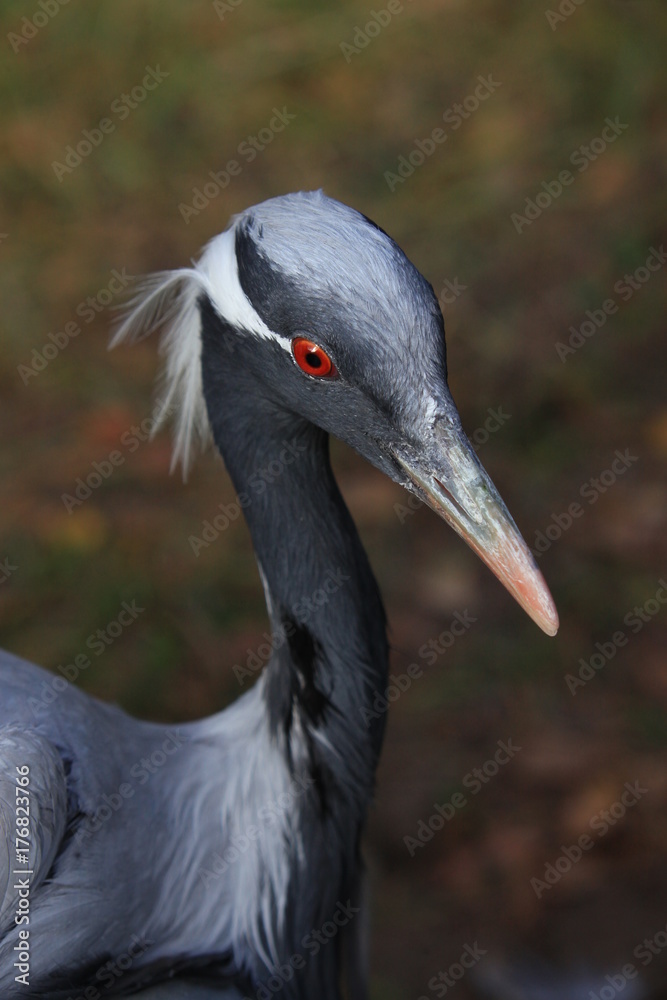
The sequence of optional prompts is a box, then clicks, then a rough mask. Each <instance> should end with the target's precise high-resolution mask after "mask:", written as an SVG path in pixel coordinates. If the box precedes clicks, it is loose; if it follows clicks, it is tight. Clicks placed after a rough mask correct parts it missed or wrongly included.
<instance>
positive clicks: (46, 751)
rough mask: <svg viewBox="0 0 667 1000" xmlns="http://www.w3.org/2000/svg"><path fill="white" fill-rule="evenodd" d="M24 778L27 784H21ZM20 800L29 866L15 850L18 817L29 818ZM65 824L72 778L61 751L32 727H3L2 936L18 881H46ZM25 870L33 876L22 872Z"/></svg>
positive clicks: (0, 733) (34, 885)
mask: <svg viewBox="0 0 667 1000" xmlns="http://www.w3.org/2000/svg"><path fill="white" fill-rule="evenodd" d="M25 768H27V769H28V771H27V775H26V773H25ZM24 776H27V778H28V784H27V785H22V784H21V783H20V782H19V778H21V777H24ZM26 793H27V794H26ZM17 798H18V801H17ZM25 798H27V805H26V803H25V802H24V799H25ZM19 804H20V807H21V809H22V810H23V809H27V810H28V812H29V816H28V826H27V832H28V836H27V838H26V839H27V840H28V842H29V847H28V864H27V865H26V864H23V863H21V862H20V860H19V859H18V858H17V854H16V851H17V845H16V836H17V817H20V818H21V819H22V818H24V817H25V813H24V812H19V811H18V806H19ZM66 826H67V781H66V777H65V769H64V765H63V761H62V758H61V756H60V754H59V753H58V751H57V749H56V748H55V747H54V745H53V744H52V743H51V742H49V740H47V739H46V738H45V737H44V736H42V735H41V734H40V733H38V732H36V731H35V730H33V729H26V728H24V727H21V726H19V725H16V724H11V725H6V726H0V935H1V934H2V931H3V930H5V929H6V928H7V927H8V926H9V925H10V924H11V923H12V922H13V920H14V915H15V911H16V908H17V905H18V902H19V898H20V897H19V887H18V886H17V882H18V880H19V879H20V878H22V877H23V878H28V879H29V887H30V889H31V890H34V889H36V888H37V887H38V886H39V885H40V884H41V883H42V882H43V881H44V879H45V878H46V876H47V875H48V873H49V871H50V869H51V866H52V864H53V861H54V859H55V857H56V854H57V852H58V847H59V845H60V843H61V841H62V839H63V836H64V833H65V829H66ZM18 829H19V835H20V833H21V832H22V831H23V830H24V829H25V827H24V826H23V824H22V823H19V824H18ZM24 869H25V870H27V871H30V872H32V874H30V875H25V876H22V875H21V872H22V871H23V870H24Z"/></svg>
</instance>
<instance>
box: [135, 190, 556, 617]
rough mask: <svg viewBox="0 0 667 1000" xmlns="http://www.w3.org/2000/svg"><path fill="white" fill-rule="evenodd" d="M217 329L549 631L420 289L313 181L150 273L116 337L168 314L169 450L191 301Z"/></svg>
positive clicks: (531, 566) (246, 366) (191, 402)
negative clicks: (204, 302)
mask: <svg viewBox="0 0 667 1000" xmlns="http://www.w3.org/2000/svg"><path fill="white" fill-rule="evenodd" d="M202 295H205V296H206V297H207V298H208V299H209V300H210V302H211V303H212V305H213V308H214V309H215V310H216V312H217V313H218V315H219V316H220V317H221V319H222V320H223V321H224V322H225V324H226V326H227V327H228V328H231V329H232V330H233V331H234V336H235V339H234V350H235V352H237V351H238V352H240V354H241V356H242V358H243V370H244V373H245V376H246V377H249V378H251V379H252V380H253V381H254V382H255V383H256V384H257V385H259V386H261V387H263V390H264V391H265V392H266V394H267V395H270V396H271V398H272V399H273V400H274V401H275V403H276V404H277V405H278V406H279V407H281V408H282V409H285V410H287V411H290V412H292V413H296V414H298V415H299V416H300V417H302V418H304V419H306V420H308V421H310V422H312V423H313V424H315V425H316V426H318V427H320V428H322V429H323V430H325V431H327V432H329V433H331V434H333V435H335V436H336V437H338V438H340V439H342V440H343V441H345V442H346V443H347V444H348V445H350V446H351V447H352V448H354V449H355V450H356V451H357V452H359V453H360V454H361V455H363V456H364V458H366V459H367V460H368V461H369V462H371V463H372V464H373V465H375V466H376V467H377V468H379V469H380V470H381V471H382V472H384V473H385V474H386V475H388V476H389V477H390V478H391V479H393V480H394V481H396V482H397V483H400V484H401V485H402V486H404V487H405V488H406V489H408V490H409V491H410V492H411V493H413V494H415V495H416V496H417V497H418V498H419V499H420V500H422V501H423V502H424V503H426V504H428V506H430V507H431V508H432V509H433V510H434V511H435V512H436V513H437V514H438V515H439V516H440V517H442V518H443V519H444V520H445V521H446V522H447V523H448V524H449V525H450V526H451V527H452V528H454V530H455V531H456V532H457V533H458V534H459V535H460V536H461V537H462V538H463V539H464V540H465V541H466V542H467V543H468V545H470V546H471V548H472V549H473V550H474V551H475V552H476V553H477V554H478V555H479V556H480V558H481V559H482V560H483V561H484V562H485V563H486V564H487V565H488V566H489V568H490V569H491V570H492V571H493V572H494V573H495V574H496V576H497V577H498V578H499V579H500V580H501V581H502V583H503V584H504V585H505V586H506V587H507V589H508V590H509V591H510V593H511V594H512V595H513V596H514V597H515V598H516V600H517V601H518V602H519V604H520V605H521V606H522V607H523V608H524V609H525V610H526V611H527V613H528V614H529V615H530V616H531V617H532V618H533V619H534V621H535V622H536V623H537V624H538V625H539V626H540V627H541V628H542V629H543V630H544V631H545V632H546V633H547V634H549V635H554V634H555V633H556V631H557V628H558V615H557V612H556V609H555V606H554V604H553V600H552V598H551V595H550V593H549V590H548V588H547V586H546V584H545V582H544V579H543V577H542V575H541V573H540V572H539V570H538V568H537V566H536V564H535V560H534V558H533V556H532V554H531V552H530V550H529V549H528V546H527V545H526V543H525V542H524V540H523V538H522V537H521V534H520V533H519V531H518V529H517V527H516V525H515V523H514V521H513V520H512V517H511V515H510V514H509V512H508V510H507V508H506V507H505V504H504V503H503V501H502V500H501V498H500V496H499V494H498V492H497V490H496V488H495V486H494V485H493V483H492V481H491V479H490V478H489V476H488V475H487V473H486V472H485V470H484V468H483V467H482V465H481V464H480V462H479V460H478V458H477V455H476V453H475V451H474V450H473V448H472V446H471V444H470V442H469V441H468V439H467V437H466V435H465V433H464V431H463V429H462V427H461V421H460V418H459V414H458V411H457V409H456V406H455V404H454V401H453V399H452V397H451V394H450V392H449V388H448V385H447V364H446V351H445V333H444V324H443V318H442V313H441V310H440V306H439V304H438V300H437V298H436V296H435V294H434V292H433V289H432V287H431V285H430V284H429V283H428V282H427V281H426V279H425V278H424V277H423V276H422V275H421V274H420V273H419V271H418V270H417V269H416V268H415V267H414V265H413V264H412V263H411V262H410V261H409V260H408V258H407V257H406V256H405V254H404V253H403V251H402V250H401V249H400V248H399V247H398V245H397V244H396V243H395V242H394V241H393V240H392V239H391V238H390V237H389V236H388V235H387V234H386V233H385V232H384V231H383V230H381V229H380V228H379V227H378V226H376V225H375V224H374V223H373V222H371V221H370V220H369V219H367V218H366V217H365V216H364V215H361V214H360V213H359V212H357V211H355V210H353V209H351V208H348V207H347V206H345V205H342V204H341V203H340V202H337V201H334V200H332V199H330V198H327V197H326V196H325V195H324V194H322V193H321V192H301V193H298V194H292V195H285V196H282V197H278V198H273V199H271V200H269V201H266V202H263V203H262V204H260V205H257V206H255V207H253V208H250V209H248V210H247V211H246V212H244V213H242V214H241V215H239V216H237V217H236V218H235V219H234V220H232V224H231V226H230V228H229V229H228V230H226V231H225V232H224V233H222V234H221V235H220V236H218V237H216V238H215V239H214V240H212V241H211V242H210V243H209V244H208V246H207V247H206V249H205V251H204V253H203V255H202V257H201V259H200V261H199V262H198V263H197V264H196V265H195V267H194V268H192V269H186V270H184V271H177V272H171V273H169V274H167V275H158V276H156V278H155V279H154V280H153V282H152V284H149V285H148V286H147V287H146V288H145V289H144V290H143V291H142V292H141V293H140V295H139V296H138V298H137V299H136V300H135V301H134V302H133V303H132V304H131V310H130V313H129V315H128V317H127V319H126V320H125V322H124V323H123V325H122V326H121V328H120V329H119V331H118V334H117V336H116V340H118V339H120V338H122V337H124V336H126V335H127V334H128V333H137V332H146V331H148V330H149V329H152V328H154V327H155V326H156V325H161V324H162V323H166V326H167V332H166V346H167V352H166V353H167V369H168V370H167V375H168V385H169V387H170V389H169V394H168V397H167V399H166V400H165V404H164V405H165V408H167V407H168V406H169V404H170V402H172V401H173V398H172V397H173V396H175V395H177V396H178V397H179V403H180V411H181V413H180V422H179V425H178V430H177V441H176V454H177V455H179V456H180V457H182V458H183V459H184V460H185V461H186V462H187V459H188V454H189V448H190V443H191V439H192V437H193V434H194V432H195V430H196V428H197V426H200V427H204V426H205V425H206V412H205V405H204V403H203V392H202V381H201V380H202V376H201V362H200V356H201V355H202V346H201V333H200V326H201V322H200V319H199V316H198V308H199V307H198V303H200V302H201V296H202Z"/></svg>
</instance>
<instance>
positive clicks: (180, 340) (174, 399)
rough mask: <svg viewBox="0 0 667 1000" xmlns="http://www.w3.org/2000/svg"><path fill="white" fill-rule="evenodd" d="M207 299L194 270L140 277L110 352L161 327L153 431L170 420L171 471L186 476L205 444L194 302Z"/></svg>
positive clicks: (205, 285)
mask: <svg viewBox="0 0 667 1000" xmlns="http://www.w3.org/2000/svg"><path fill="white" fill-rule="evenodd" d="M202 292H206V294H208V295H210V289H209V287H208V282H207V279H206V276H205V275H204V274H202V272H201V271H199V270H198V269H195V268H181V269H180V270H178V271H162V272H160V273H158V274H153V275H150V276H149V277H147V278H145V279H144V280H143V281H142V282H141V283H140V284H139V286H138V288H137V291H136V294H135V295H134V296H133V298H132V299H130V301H129V302H128V303H127V305H126V306H124V307H123V316H122V317H121V319H120V320H119V322H118V325H117V327H116V330H115V332H114V335H113V337H112V340H111V343H110V344H109V347H110V348H113V347H116V346H117V345H118V344H120V343H122V342H123V341H130V342H132V341H138V340H143V338H144V337H147V336H148V335H149V334H151V333H153V332H154V331H155V330H158V329H162V331H163V333H162V338H161V340H160V353H161V354H163V355H164V356H165V358H166V362H165V367H164V372H163V375H162V380H163V386H164V393H163V394H162V395H161V396H160V399H159V403H158V413H157V419H156V423H155V426H154V428H153V433H155V431H156V430H157V429H158V428H159V427H161V426H162V424H164V422H165V421H166V420H167V418H168V417H170V416H172V415H174V417H175V439H174V452H173V456H172V462H171V468H172V471H173V469H174V468H175V466H176V465H177V464H178V462H181V463H182V466H183V476H184V478H185V476H186V475H187V472H188V469H189V467H190V464H191V462H192V458H193V451H194V446H195V444H196V443H197V442H201V444H206V443H208V440H209V439H210V428H209V424H208V417H207V413H206V403H205V401H204V391H203V385H202V372H201V318H200V314H199V308H198V305H197V299H198V297H199V296H200V295H201V294H202Z"/></svg>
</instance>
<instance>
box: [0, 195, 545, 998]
mask: <svg viewBox="0 0 667 1000" xmlns="http://www.w3.org/2000/svg"><path fill="white" fill-rule="evenodd" d="M156 328H162V329H163V336H164V339H163V342H162V348H163V351H164V353H165V355H166V394H165V396H164V399H163V408H164V412H165V413H167V412H168V411H172V410H174V409H175V410H176V413H177V415H176V436H175V459H177V460H181V461H182V462H183V463H184V464H185V465H186V466H187V465H188V464H189V462H190V459H191V457H192V453H193V449H194V446H195V444H196V443H197V439H198V438H201V439H205V438H206V437H207V436H208V435H209V434H210V435H212V437H213V439H214V441H215V444H216V445H217V447H218V448H219V450H220V452H221V454H222V456H223V459H224V461H225V463H226V466H227V469H228V471H229V474H230V476H231V477H232V480H233V483H234V486H235V488H236V490H237V491H238V498H239V503H240V504H241V506H242V507H243V508H244V513H245V516H246V518H247V522H248V525H249V528H250V532H251V535H252V541H253V544H254V548H255V552H256V555H257V561H258V564H259V571H260V575H261V579H262V583H263V586H264V592H265V596H266V604H267V609H268V615H269V618H270V623H271V630H272V634H273V640H274V641H273V652H272V655H271V657H270V660H269V662H268V663H267V665H266V667H265V669H264V670H263V672H262V673H261V675H260V676H259V678H258V680H257V682H256V683H255V684H254V686H253V687H252V688H251V689H250V690H248V691H247V692H246V693H245V694H243V695H242V696H241V697H240V698H239V699H238V700H237V701H236V702H234V703H233V704H232V705H231V706H230V707H228V708H227V709H225V710H224V711H223V712H221V713H219V714H217V715H214V716H212V717H211V718H207V719H204V720H202V721H200V722H195V723H190V724H187V725H182V726H178V727H173V726H163V725H156V724H149V723H146V722H140V721H137V720H135V719H132V718H130V717H129V716H127V715H125V714H124V713H123V712H122V711H120V710H119V709H118V708H116V707H112V706H109V705H105V704H103V703H101V702H99V701H97V700H96V699H94V698H91V697H89V696H87V695H86V694H84V693H83V692H82V691H81V690H79V689H77V688H76V687H75V686H73V685H70V684H68V685H66V686H65V688H64V689H62V685H59V687H60V688H61V690H60V693H59V695H58V697H57V698H55V699H49V701H50V703H49V704H44V700H43V698H41V697H40V693H41V692H42V690H43V685H44V684H45V682H46V684H47V685H48V684H52V683H53V675H51V674H49V673H46V672H45V671H43V670H41V669H40V668H39V667H37V666H34V665H32V664H30V663H26V662H23V661H21V660H19V659H17V658H15V657H13V656H11V655H9V654H4V655H3V657H2V659H1V660H0V685H1V691H2V700H1V705H0V762H1V763H0V817H1V819H2V836H1V837H0V904H1V909H0V913H1V920H0V997H2V998H3V1000H10V998H15V997H16V998H18V997H23V998H25V997H33V996H40V997H41V996H49V997H53V998H61V997H62V998H67V997H72V998H75V997H83V996H85V997H88V996H90V997H93V996H94V997H97V996H98V995H99V996H109V995H113V994H114V993H116V992H118V993H120V992H132V991H133V990H137V989H140V988H142V989H143V988H146V989H148V993H147V994H146V995H147V996H151V997H163V996H165V997H174V998H175V997H181V996H183V997H185V996H190V995H192V996H193V997H197V996H199V995H200V994H199V993H198V992H192V994H191V993H190V992H188V989H189V988H185V987H184V986H183V985H182V984H181V985H178V984H174V985H172V986H169V985H167V986H165V987H161V986H159V985H158V986H155V985H154V984H156V983H157V984H159V983H160V982H161V981H163V980H166V979H168V978H169V977H170V976H173V975H174V973H177V974H179V975H181V974H182V975H185V976H203V975H204V974H205V975H206V977H208V980H209V981H211V982H215V983H217V984H218V985H219V988H220V990H221V992H220V993H219V994H216V995H220V996H228V997H241V996H247V997H257V998H259V1000H265V998H267V997H272V996H274V995H279V996H281V997H285V998H305V997H308V998H318V1000H334V998H339V997H341V995H342V991H343V990H346V991H347V996H349V997H350V998H352V1000H357V998H362V997H366V996H367V992H366V985H365V983H366V974H365V966H364V957H363V948H362V938H363V933H362V932H363V925H364V917H363V913H362V912H361V911H362V910H363V904H362V895H363V894H362V886H361V882H362V875H361V863H360V857H359V840H360V835H361V832H362V830H363V826H364V821H365V818H366V811H367V809H368V805H369V803H370V801H371V797H372V794H373V784H374V776H375V770H376V765H377V762H378V757H379V754H380V748H381V745H382V738H383V731H384V721H385V717H384V715H383V714H380V713H377V712H369V711H368V709H369V708H370V706H372V704H373V701H374V699H375V698H376V696H377V694H378V693H380V694H384V692H385V689H386V687H387V682H388V651H387V639H386V629H385V614H384V610H383V606H382V601H381V598H380V593H379V590H378V587H377V584H376V582H375V579H374V577H373V574H372V572H371V568H370V566H369V563H368V560H367V557H366V555H365V553H364V550H363V548H362V546H361V543H360V541H359V538H358V535H357V532H356V530H355V527H354V524H353V522H352V520H351V517H350V515H349V513H348V510H347V508H346V506H345V504H344V502H343V499H342V497H341V495H340V493H339V491H338V487H337V485H336V482H335V480H334V477H333V474H332V471H331V467H330V464H329V455H328V435H329V434H334V435H336V436H337V437H339V438H341V439H342V440H343V441H345V442H347V443H348V444H349V445H351V446H352V447H353V448H354V449H356V451H358V452H359V453H360V454H361V455H363V456H364V457H365V458H367V459H368V461H370V462H371V463H372V464H373V465H375V466H377V468H379V469H381V470H382V471H383V472H384V473H386V475H388V476H389V477H390V478H391V479H393V480H395V481H396V482H398V483H400V484H401V485H403V486H404V487H405V488H406V489H408V490H410V491H411V492H412V493H413V494H415V495H416V496H417V497H419V499H420V500H423V501H424V502H425V503H427V504H428V505H429V506H431V507H432V508H433V509H434V510H435V511H436V513H437V514H439V515H440V516H441V517H443V518H444V519H445V521H447V522H448V523H449V524H450V525H451V526H452V527H453V528H454V530H455V531H457V532H458V534H460V535H461V536H462V537H463V538H464V539H465V540H466V541H467V542H468V544H469V545H470V546H471V547H472V548H473V549H474V551H475V552H477V554H478V555H479V556H480V557H481V558H482V559H483V560H484V561H485V562H486V563H487V564H488V566H489V567H490V568H491V569H492V570H493V571H494V573H496V575H497V576H498V577H499V578H500V580H501V581H502V582H503V583H504V584H505V586H506V587H507V589H508V590H509V591H510V593H511V594H513V596H514V597H515V598H516V599H517V601H518V602H519V604H520V605H521V606H522V607H523V608H524V609H525V610H526V611H527V612H528V614H529V615H530V616H531V617H532V618H533V619H534V620H535V621H536V622H537V624H538V625H539V626H540V627H541V628H542V629H543V630H544V631H545V632H547V633H548V634H549V635H553V634H555V632H556V630H557V627H558V618H557V614H556V610H555V607H554V605H553V602H552V600H551V597H550V594H549V591H548V589H547V587H546V584H545V583H544V580H543V578H542V576H541V574H540V572H539V571H538V569H537V567H536V565H535V562H534V560H533V558H532V555H531V553H530V551H529V549H528V547H527V546H526V544H525V542H524V541H523V539H522V538H521V536H520V534H519V532H518V529H517V528H516V526H515V524H514V522H513V521H512V518H511V517H510V515H509V513H508V511H507V510H506V508H505V506H504V504H503V502H502V500H501V499H500V497H499V495H498V493H497V491H496V489H495V487H494V486H493V484H492V482H491V480H490V479H489V477H488V475H487V474H486V472H485V471H484V469H483V468H482V466H481V465H480V462H479V460H478V459H477V457H476V455H475V452H474V451H473V450H472V448H471V446H470V444H469V442H468V440H467V438H466V437H465V435H464V433H463V430H462V428H461V424H460V420H459V416H458V413H457V411H456V408H455V406H454V403H453V401H452V398H451V396H450V394H449V390H448V387H447V378H446V374H447V373H446V360H445V340H444V327H443V319H442V314H441V312H440V308H439V305H438V301H437V299H436V296H435V295H434V293H433V289H432V288H431V286H430V284H429V283H428V282H427V281H426V280H425V279H424V278H423V277H422V275H421V274H420V273H419V272H418V271H417V270H416V268H415V267H414V266H413V265H412V264H411V263H410V261H409V260H408V259H407V258H406V256H405V254H404V253H403V252H402V251H401V250H400V248H399V247H398V246H397V244H396V243H395V242H394V241H393V240H392V239H390V237H389V236H387V235H386V233H385V232H384V231H383V230H381V229H380V228H378V227H377V226H376V225H375V224H374V223H372V222H371V221H370V220H369V219H367V218H366V217H365V216H364V215H361V214H360V213H359V212H357V211H354V210H353V209H351V208H348V207H346V206H345V205H342V204H340V203H339V202H337V201H334V200H332V199H330V198H327V197H326V196H325V195H324V194H322V193H321V192H309V193H304V192H301V193H297V194H291V195H286V196H283V197H278V198H273V199H271V200H269V201H266V202H264V203H262V204H260V205H257V206H255V207H253V208H250V209H248V210H247V211H245V212H243V213H242V214H241V215H239V216H236V217H235V218H234V219H233V220H232V222H231V225H230V227H229V228H228V229H227V230H226V231H225V232H224V233H222V234H221V235H219V236H217V237H216V238H215V239H213V240H212V241H211V242H210V243H209V244H208V246H207V247H206V248H205V250H204V252H203V255H202V257H201V259H200V260H199V262H198V263H196V264H194V265H193V267H190V268H185V269H182V270H177V271H173V272H168V273H162V274H158V275H156V276H154V277H153V278H150V279H148V280H147V281H146V283H145V284H144V285H143V286H142V287H141V289H140V290H139V292H138V294H137V296H136V297H135V299H133V300H132V302H131V303H130V305H129V311H128V313H127V315H126V317H125V319H124V321H123V322H122V325H121V326H120V328H119V330H118V332H117V336H116V341H117V342H118V341H123V340H128V339H132V338H135V337H138V336H143V335H144V334H146V333H148V332H150V331H151V330H154V329H156ZM271 463H277V465H276V466H275V467H276V468H278V467H279V474H277V475H276V476H275V477H273V478H272V481H271V482H270V483H268V482H267V480H266V479H264V480H263V482H264V486H263V487H262V488H259V487H258V485H257V477H256V476H255V472H256V470H258V469H263V468H267V467H272V468H273V467H274V466H272V465H271ZM321 594H324V595H325V599H324V600H320V599H319V598H318V599H314V595H321ZM156 760H159V761H160V766H159V767H158V766H157V764H156V765H155V766H153V767H150V766H149V764H148V762H150V761H153V762H155V761H156ZM22 776H26V777H27V776H29V781H23V778H22ZM26 791H27V794H26ZM21 795H24V796H25V799H24V798H20V797H21ZM19 800H20V801H21V802H23V801H26V805H29V810H30V811H29V818H28V817H27V814H21V820H20V822H19V834H20V833H21V831H22V832H23V833H24V834H25V835H26V836H25V837H24V838H23V839H24V840H27V841H28V842H29V849H28V851H27V853H26V854H24V855H22V857H23V859H24V860H23V861H20V856H19V855H17V850H16V844H15V839H16V831H17V825H16V824H17V819H16V814H17V813H16V803H17V802H18V801H19ZM24 869H29V871H30V874H28V875H23V871H24ZM17 872H18V874H16V873H17ZM25 915H27V916H28V917H29V922H28V921H25V920H23V917H24V916H25ZM22 963H23V965H29V974H28V976H27V977H26V978H25V979H24V980H20V979H18V978H17V976H20V974H21V973H20V969H21V967H22ZM17 970H19V971H17ZM86 989H88V990H89V993H88V994H87V993H86V992H85V991H86ZM192 989H193V990H194V987H192ZM199 989H200V990H201V991H202V992H201V995H202V996H204V995H206V996H208V995H209V994H208V992H207V990H208V988H207V987H206V986H205V985H203V984H202V985H200V987H199ZM94 990H97V991H98V992H97V993H95V992H94ZM280 991H282V992H280Z"/></svg>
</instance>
